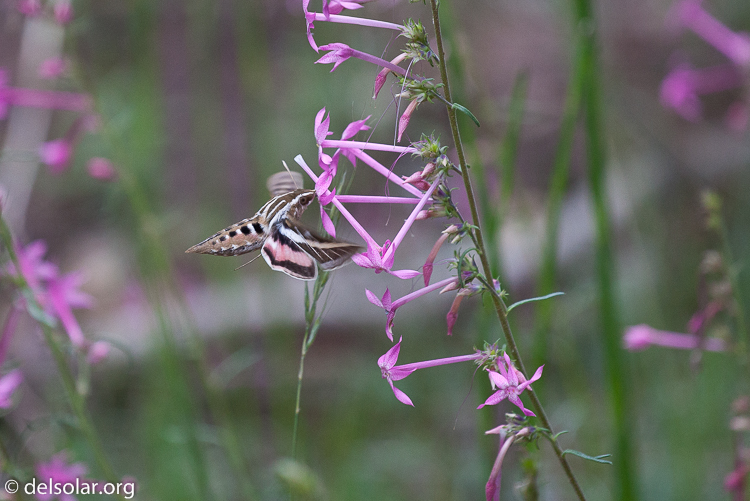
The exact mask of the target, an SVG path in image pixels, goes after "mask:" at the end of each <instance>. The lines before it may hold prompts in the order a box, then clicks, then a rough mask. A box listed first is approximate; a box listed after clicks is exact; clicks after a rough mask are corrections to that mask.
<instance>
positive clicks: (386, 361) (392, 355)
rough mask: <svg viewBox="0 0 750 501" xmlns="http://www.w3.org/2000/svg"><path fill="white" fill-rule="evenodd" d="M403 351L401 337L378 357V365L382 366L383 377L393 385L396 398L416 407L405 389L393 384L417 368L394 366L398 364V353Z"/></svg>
mask: <svg viewBox="0 0 750 501" xmlns="http://www.w3.org/2000/svg"><path fill="white" fill-rule="evenodd" d="M402 339H403V338H402ZM400 351H401V339H399V340H398V343H396V344H395V345H393V347H392V348H391V349H390V350H388V351H387V352H385V354H384V355H383V356H381V357H380V358H379V359H378V367H380V373H381V374H382V376H383V379H387V380H388V384H390V385H391V389H392V390H393V394H394V395H396V398H397V399H398V401H399V402H401V403H402V404H406V405H411V406H412V407H414V404H413V403H412V401H411V399H410V398H409V397H408V396H407V395H406V393H404V392H403V391H401V390H399V389H398V388H396V387H395V386H394V385H393V382H394V381H398V380H400V379H404V378H405V377H406V376H408V375H409V374H411V373H412V372H414V371H415V370H416V369H411V370H404V369H399V368H396V367H394V366H395V365H396V362H397V361H398V354H399V352H400Z"/></svg>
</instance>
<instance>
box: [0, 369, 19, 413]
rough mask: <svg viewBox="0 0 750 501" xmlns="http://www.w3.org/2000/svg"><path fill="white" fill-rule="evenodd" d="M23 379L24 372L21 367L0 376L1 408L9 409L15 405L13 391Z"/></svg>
mask: <svg viewBox="0 0 750 501" xmlns="http://www.w3.org/2000/svg"><path fill="white" fill-rule="evenodd" d="M22 381H23V374H21V371H20V370H19V369H16V370H13V371H10V372H9V373H7V374H6V375H4V376H3V377H1V378H0V409H9V408H10V407H11V406H12V405H13V393H14V392H15V391H16V388H18V385H20V384H21V382H22Z"/></svg>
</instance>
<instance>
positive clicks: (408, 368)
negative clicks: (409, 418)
mask: <svg viewBox="0 0 750 501" xmlns="http://www.w3.org/2000/svg"><path fill="white" fill-rule="evenodd" d="M402 340H403V338H401V339H399V340H398V343H396V344H395V345H393V347H392V348H391V349H390V350H388V351H387V352H386V353H385V354H384V355H383V356H382V357H380V358H379V359H378V367H380V372H381V374H382V376H383V379H387V380H388V384H390V385H391V389H392V390H393V394H394V395H396V398H397V399H398V400H399V402H401V403H404V404H406V405H411V406H412V407H414V404H413V403H412V401H411V399H410V398H409V397H408V396H407V395H406V393H404V392H403V391H401V390H399V389H398V388H396V387H395V386H394V385H393V381H398V380H400V379H404V378H405V377H407V376H408V375H409V374H411V373H412V372H414V371H416V370H418V369H426V368H428V367H437V366H440V365H447V364H457V363H461V362H472V361H475V360H479V359H480V358H482V357H483V356H484V354H483V353H481V352H476V353H472V354H471V355H461V356H458V357H449V358H439V359H435V360H426V361H424V362H415V363H412V364H404V365H396V362H397V361H398V354H399V352H400V351H401V341H402Z"/></svg>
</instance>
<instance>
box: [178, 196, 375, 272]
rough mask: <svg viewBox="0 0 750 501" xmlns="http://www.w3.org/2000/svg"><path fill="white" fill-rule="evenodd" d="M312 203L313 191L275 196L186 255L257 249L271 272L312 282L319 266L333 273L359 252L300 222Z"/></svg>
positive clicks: (231, 254)
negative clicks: (248, 216)
mask: <svg viewBox="0 0 750 501" xmlns="http://www.w3.org/2000/svg"><path fill="white" fill-rule="evenodd" d="M313 200H315V190H303V189H297V190H293V191H289V192H287V193H283V194H278V195H276V196H274V197H273V198H272V199H271V200H269V201H268V202H266V204H265V205H263V207H261V208H260V210H259V211H258V212H256V213H255V215H254V216H253V217H251V218H247V219H243V220H242V221H240V222H238V223H235V224H233V225H231V226H228V227H227V228H224V229H223V230H221V231H218V232H216V233H215V234H213V235H212V236H210V237H208V238H207V239H205V240H204V241H202V242H200V243H198V244H196V245H194V246H192V247H190V248H189V249H188V250H186V251H185V252H186V253H196V254H213V255H215V256H239V255H240V254H246V253H248V252H252V251H254V250H257V249H260V253H261V255H262V256H263V259H265V260H266V263H268V266H270V267H271V269H273V270H276V271H281V272H283V273H286V274H287V275H289V276H290V277H294V278H297V279H299V280H313V279H315V277H316V276H317V275H318V266H320V268H321V269H323V270H325V271H330V270H335V269H337V268H340V267H341V266H343V265H345V264H346V263H348V262H349V259H350V258H351V257H352V255H353V254H355V253H356V252H358V251H359V250H360V247H359V246H358V245H355V244H352V243H349V242H341V241H339V240H335V239H333V238H330V237H324V236H321V235H319V234H317V233H315V232H314V231H312V230H310V229H309V228H307V227H305V226H304V225H303V224H302V223H301V222H300V221H299V217H300V216H301V215H302V213H303V212H304V211H305V210H306V209H307V207H308V206H309V205H310V204H311V203H312V202H313ZM316 262H317V265H316Z"/></svg>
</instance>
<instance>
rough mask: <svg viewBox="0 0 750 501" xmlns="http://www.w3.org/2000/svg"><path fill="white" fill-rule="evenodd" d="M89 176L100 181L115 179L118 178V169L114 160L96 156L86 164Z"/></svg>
mask: <svg viewBox="0 0 750 501" xmlns="http://www.w3.org/2000/svg"><path fill="white" fill-rule="evenodd" d="M86 170H87V171H88V173H89V176H91V177H93V178H94V179H98V180H100V181H114V180H115V179H117V171H116V170H115V166H114V165H112V162H110V161H109V160H107V159H106V158H101V157H94V158H92V159H90V160H89V161H88V163H87V164H86Z"/></svg>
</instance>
